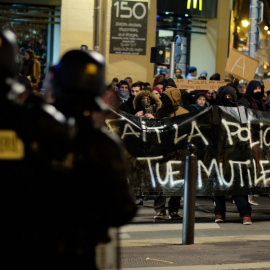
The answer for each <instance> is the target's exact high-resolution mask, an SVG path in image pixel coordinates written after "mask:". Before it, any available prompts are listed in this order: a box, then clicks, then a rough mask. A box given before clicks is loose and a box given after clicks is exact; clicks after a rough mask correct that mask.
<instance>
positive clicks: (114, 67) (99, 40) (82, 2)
mask: <svg viewBox="0 0 270 270" xmlns="http://www.w3.org/2000/svg"><path fill="white" fill-rule="evenodd" d="M188 2H190V4H192V2H195V1H187V4H188ZM196 2H197V1H196ZM199 2H202V3H203V4H204V1H198V3H199ZM215 2H218V4H217V11H216V17H215V18H205V19H204V23H205V29H204V32H205V33H204V34H201V33H196V31H193V32H191V33H190V42H189V44H188V46H187V47H186V55H187V56H188V57H187V60H186V66H187V67H188V66H189V65H192V66H196V67H197V70H198V73H199V72H200V71H201V70H206V71H207V72H208V74H209V76H210V75H212V74H213V73H215V72H218V73H220V74H221V78H224V76H225V71H224V69H225V66H226V61H227V57H228V53H229V48H230V47H231V43H230V40H231V39H230V38H231V35H230V24H231V14H232V0H222V1H215ZM0 5H1V7H5V10H6V12H3V9H2V12H1V13H2V14H1V16H0V26H1V28H8V25H11V26H12V25H13V26H14V24H15V23H16V24H18V25H19V24H24V23H25V22H24V21H21V22H20V21H19V18H16V20H14V17H13V16H11V13H10V12H9V10H10V9H16V7H18V6H20V7H22V6H24V7H25V10H24V16H25V17H26V18H28V19H29V18H34V16H35V11H34V10H33V9H32V10H27V7H33V8H34V7H37V8H39V9H41V8H47V9H48V11H47V13H48V14H49V15H48V16H51V17H50V18H49V19H48V17H47V22H40V19H41V18H42V16H43V15H42V16H41V15H37V16H40V18H39V19H38V18H35V19H34V22H32V23H31V22H29V24H28V26H25V27H30V25H31V27H33V25H34V24H36V25H43V26H44V25H45V27H47V37H46V38H45V37H36V40H39V42H41V43H42V42H45V43H47V44H46V45H45V44H43V45H44V47H46V50H47V52H46V66H48V65H49V64H53V63H56V62H57V61H58V60H59V58H60V57H61V55H63V54H64V53H65V52H66V51H68V50H70V49H79V48H81V46H82V45H86V46H87V47H88V49H89V50H98V51H100V52H101V53H102V54H103V55H104V56H105V59H106V63H107V66H106V80H107V83H109V82H110V81H111V80H112V78H114V77H117V78H119V79H123V78H125V77H127V76H130V77H132V79H133V81H138V80H141V81H144V82H150V83H152V82H153V77H154V74H155V72H156V64H155V63H151V62H150V57H151V48H152V47H155V46H157V42H158V40H157V33H158V31H159V30H162V28H159V29H158V27H157V0H141V1H135V0H132V1H131V0H129V1H122V0H121V1H117V0H13V1H9V0H5V1H0ZM14 5H15V6H14ZM16 5H17V6H16ZM16 12H17V11H16ZM16 12H15V13H16ZM13 13H14V11H13ZM31 14H32V15H31ZM20 16H21V14H20ZM46 16H47V15H46ZM3 25H4V26H3ZM12 28H13V29H14V27H11V29H12ZM20 31H21V30H20ZM43 34H44V33H43ZM44 35H45V34H44ZM28 36H29V35H28ZM122 37H123V38H122ZM22 38H23V37H22ZM24 38H25V39H27V37H26V36H25V37H24ZM28 38H29V40H28V41H29V44H30V41H31V40H30V39H31V37H28ZM119 42H120V43H119ZM34 43H35V42H34ZM31 44H33V42H32V41H31ZM119 44H121V46H122V45H123V46H124V47H122V49H121V48H120V49H119ZM39 45H40V44H39ZM125 46H126V47H125ZM44 70H46V67H45V68H44Z"/></svg>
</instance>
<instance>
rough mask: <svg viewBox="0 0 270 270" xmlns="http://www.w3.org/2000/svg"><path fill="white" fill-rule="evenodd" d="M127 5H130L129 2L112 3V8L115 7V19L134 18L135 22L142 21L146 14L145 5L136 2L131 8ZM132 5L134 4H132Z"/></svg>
mask: <svg viewBox="0 0 270 270" xmlns="http://www.w3.org/2000/svg"><path fill="white" fill-rule="evenodd" d="M129 3H132V2H131V1H129V2H123V1H117V2H115V3H114V6H115V7H116V14H115V17H116V18H125V19H129V18H132V17H134V18H136V19H137V20H141V19H143V18H144V17H145V16H146V14H147V10H146V5H145V4H144V3H142V2H136V3H135V4H134V5H133V7H130V6H129ZM133 3H134V2H133Z"/></svg>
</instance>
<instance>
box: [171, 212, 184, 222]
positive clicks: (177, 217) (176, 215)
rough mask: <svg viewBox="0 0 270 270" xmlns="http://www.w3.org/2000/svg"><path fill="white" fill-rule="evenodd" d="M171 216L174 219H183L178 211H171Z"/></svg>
mask: <svg viewBox="0 0 270 270" xmlns="http://www.w3.org/2000/svg"><path fill="white" fill-rule="evenodd" d="M169 217H170V219H173V220H179V219H182V218H181V216H180V215H179V214H178V213H177V212H171V213H170V216H169Z"/></svg>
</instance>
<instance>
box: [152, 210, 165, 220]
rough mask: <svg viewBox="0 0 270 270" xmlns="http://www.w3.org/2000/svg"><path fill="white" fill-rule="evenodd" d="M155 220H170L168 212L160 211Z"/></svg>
mask: <svg viewBox="0 0 270 270" xmlns="http://www.w3.org/2000/svg"><path fill="white" fill-rule="evenodd" d="M154 219H162V220H166V219H168V217H167V215H166V211H165V212H164V211H160V212H159V213H157V215H156V216H154Z"/></svg>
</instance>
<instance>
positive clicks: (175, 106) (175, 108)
mask: <svg viewBox="0 0 270 270" xmlns="http://www.w3.org/2000/svg"><path fill="white" fill-rule="evenodd" d="M161 99H162V108H160V109H158V110H157V112H156V118H164V117H174V116H178V115H181V114H185V113H188V112H189V111H188V110H186V109H185V108H183V107H182V106H180V101H181V91H180V90H179V89H177V88H174V87H168V88H166V89H165V91H163V93H162V96H161Z"/></svg>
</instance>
